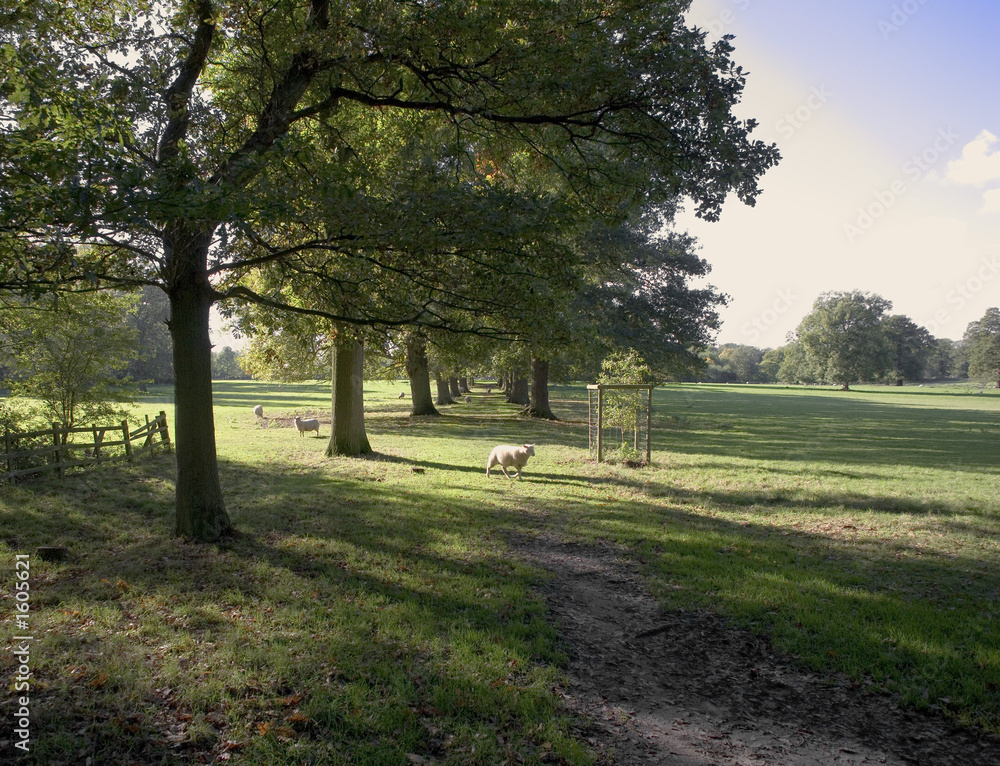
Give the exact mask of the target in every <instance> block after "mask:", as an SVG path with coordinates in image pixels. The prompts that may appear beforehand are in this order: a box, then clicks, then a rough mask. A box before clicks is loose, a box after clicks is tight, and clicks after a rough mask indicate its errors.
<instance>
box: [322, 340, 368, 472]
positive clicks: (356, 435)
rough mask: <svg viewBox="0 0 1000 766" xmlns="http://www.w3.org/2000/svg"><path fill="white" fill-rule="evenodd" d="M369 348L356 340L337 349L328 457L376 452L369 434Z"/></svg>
mask: <svg viewBox="0 0 1000 766" xmlns="http://www.w3.org/2000/svg"><path fill="white" fill-rule="evenodd" d="M364 367H365V347H364V344H363V343H362V342H361V341H359V340H357V339H355V338H349V339H347V340H338V341H337V342H336V343H335V344H334V347H333V365H332V368H333V369H332V381H331V406H330V419H331V424H330V443H329V444H328V445H327V447H326V456H327V457H333V456H334V455H347V456H349V457H354V456H355V455H367V454H368V453H369V452H371V451H372V447H371V444H370V443H369V441H368V434H367V433H366V432H365V397H364V383H365V374H364Z"/></svg>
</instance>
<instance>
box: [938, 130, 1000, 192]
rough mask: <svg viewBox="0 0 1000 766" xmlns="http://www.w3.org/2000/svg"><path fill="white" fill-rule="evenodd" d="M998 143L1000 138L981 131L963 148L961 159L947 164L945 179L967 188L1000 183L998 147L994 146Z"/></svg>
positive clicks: (986, 131)
mask: <svg viewBox="0 0 1000 766" xmlns="http://www.w3.org/2000/svg"><path fill="white" fill-rule="evenodd" d="M998 142H1000V138H997V137H996V136H995V135H993V134H992V133H990V132H989V131H988V130H983V131H982V132H980V134H979V135H978V136H976V137H975V138H974V139H973V140H972V141H970V142H969V143H968V144H966V145H965V146H964V147H963V149H962V156H961V157H959V158H958V159H957V160H952V161H951V162H949V163H948V169H947V171H946V172H945V177H946V178H947V179H948V180H949V181H953V182H955V183H957V184H963V185H967V186H985V185H987V184H991V183H995V182H997V181H1000V146H995V145H996V144H997V143H998ZM991 149H992V151H991Z"/></svg>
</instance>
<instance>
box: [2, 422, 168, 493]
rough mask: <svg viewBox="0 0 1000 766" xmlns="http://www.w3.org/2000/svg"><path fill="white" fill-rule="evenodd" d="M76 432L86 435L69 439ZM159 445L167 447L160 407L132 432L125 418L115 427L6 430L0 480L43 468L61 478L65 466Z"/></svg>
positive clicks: (136, 453) (146, 451) (135, 453)
mask: <svg viewBox="0 0 1000 766" xmlns="http://www.w3.org/2000/svg"><path fill="white" fill-rule="evenodd" d="M79 434H87V436H88V437H89V438H86V439H84V440H78V439H73V438H71V437H74V436H77V435H79ZM159 447H162V448H164V449H166V450H167V451H169V450H170V432H169V431H168V430H167V415H166V413H165V412H163V411H162V410H161V411H160V414H159V415H157V416H156V417H154V418H153V419H152V420H150V419H149V415H146V425H144V426H140V427H139V428H137V429H136V430H135V431H130V430H129V426H128V421H126V420H123V421H122V422H121V423H120V424H119V425H117V426H78V427H74V428H63V426H62V425H60V424H59V423H53V424H52V428H49V429H46V430H44V431H28V432H25V433H11V432H10V431H7V432H5V433H4V437H3V453H2V454H0V465H4V464H5V465H6V469H7V470H6V471H5V472H0V480H3V479H6V480H7V481H9V482H12V483H13V481H14V480H15V479H16V478H17V477H18V476H27V475H29V474H35V473H42V472H44V471H59V477H60V478H65V476H66V469H67V468H74V467H77V466H89V465H94V464H96V463H110V462H114V461H117V460H133V459H135V458H137V457H139V456H140V455H145V454H153V453H155V451H156V449H157V448H159Z"/></svg>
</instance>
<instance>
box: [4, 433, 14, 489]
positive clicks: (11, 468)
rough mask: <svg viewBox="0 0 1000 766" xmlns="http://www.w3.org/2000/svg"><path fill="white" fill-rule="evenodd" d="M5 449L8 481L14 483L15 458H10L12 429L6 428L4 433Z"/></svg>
mask: <svg viewBox="0 0 1000 766" xmlns="http://www.w3.org/2000/svg"><path fill="white" fill-rule="evenodd" d="M3 448H4V452H6V453H7V481H9V482H10V483H11V484H13V483H14V458H12V457H11V456H10V429H9V428H5V429H4V433H3Z"/></svg>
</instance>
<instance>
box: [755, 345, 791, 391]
mask: <svg viewBox="0 0 1000 766" xmlns="http://www.w3.org/2000/svg"><path fill="white" fill-rule="evenodd" d="M784 361H785V348H784V347H779V348H769V349H768V350H767V351H765V352H764V356H763V357H762V358H761V360H760V368H759V369H760V379H761V382H763V383H776V382H777V381H778V374H779V371H780V370H781V364H782V362H784Z"/></svg>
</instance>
